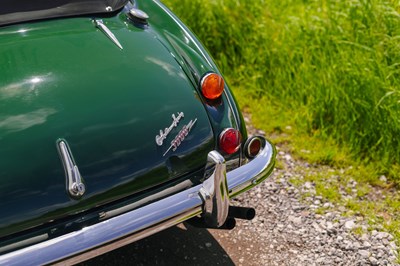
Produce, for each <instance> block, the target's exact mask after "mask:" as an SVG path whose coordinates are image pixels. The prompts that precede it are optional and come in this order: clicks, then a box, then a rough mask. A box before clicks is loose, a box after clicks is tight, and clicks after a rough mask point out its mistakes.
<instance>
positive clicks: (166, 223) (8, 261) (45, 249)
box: [0, 140, 276, 265]
mask: <svg viewBox="0 0 400 266" xmlns="http://www.w3.org/2000/svg"><path fill="white" fill-rule="evenodd" d="M263 144H264V145H263V146H264V147H263V149H262V150H261V151H260V153H259V154H258V155H257V156H256V157H255V158H254V159H252V160H251V161H250V162H249V163H247V164H245V165H243V166H241V167H239V168H237V169H234V170H232V171H230V172H228V173H226V167H225V161H224V158H223V157H222V156H221V155H220V154H219V153H218V152H216V151H212V152H210V153H209V155H208V163H207V166H206V172H207V171H209V173H210V174H209V178H208V179H206V180H205V181H204V182H203V183H202V184H200V185H197V186H195V187H192V188H190V189H187V190H184V191H182V192H179V193H177V194H174V195H172V196H169V197H167V198H164V199H162V200H159V201H156V202H154V203H151V204H149V205H146V206H144V207H141V208H138V209H134V210H132V211H130V212H127V213H124V214H121V215H119V216H116V217H113V218H110V219H108V220H105V221H102V222H100V223H97V224H94V225H92V226H88V227H85V228H83V229H81V230H79V231H75V232H72V233H69V234H66V235H63V236H60V237H57V238H54V239H50V240H47V241H44V242H41V243H38V244H34V245H32V246H29V247H26V248H22V249H20V250H17V251H13V252H10V253H7V254H4V255H2V256H0V265H42V264H50V263H51V264H54V263H59V264H62V265H64V264H73V263H77V262H80V261H84V260H87V259H90V258H92V257H96V256H98V255H101V254H103V253H105V252H108V251H110V250H113V249H116V248H119V247H121V246H124V245H127V244H129V243H132V242H135V241H137V240H140V239H142V238H145V237H147V236H150V235H152V234H154V233H157V232H159V231H162V230H164V229H167V228H169V227H171V226H174V225H177V224H179V223H181V222H183V221H186V220H188V219H190V218H192V217H195V216H198V215H202V216H203V217H204V220H205V222H206V223H207V224H209V225H210V226H217V227H218V226H221V225H222V224H223V223H224V222H225V220H226V218H227V215H228V208H229V198H231V197H234V196H236V195H238V194H240V193H242V192H244V191H246V190H248V189H250V188H252V187H253V186H256V185H257V184H259V183H260V182H262V181H263V180H264V179H265V178H267V177H268V176H269V175H270V174H271V172H272V170H273V167H274V164H275V155H276V151H275V149H274V147H273V146H272V145H271V144H270V143H269V142H268V141H266V140H264V141H263Z"/></svg>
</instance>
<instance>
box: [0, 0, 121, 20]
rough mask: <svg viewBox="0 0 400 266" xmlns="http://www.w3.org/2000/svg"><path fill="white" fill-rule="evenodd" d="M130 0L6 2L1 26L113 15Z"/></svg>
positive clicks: (2, 4) (2, 9)
mask: <svg viewBox="0 0 400 266" xmlns="http://www.w3.org/2000/svg"><path fill="white" fill-rule="evenodd" d="M128 1H129V0H38V1H35V0H5V1H2V3H1V8H0V26H4V25H9V24H15V23H20V22H26V21H31V20H42V19H50V18H57V17H69V16H79V15H89V14H98V13H112V12H114V11H116V10H119V9H121V8H123V7H124V6H125V5H126V4H127V3H128Z"/></svg>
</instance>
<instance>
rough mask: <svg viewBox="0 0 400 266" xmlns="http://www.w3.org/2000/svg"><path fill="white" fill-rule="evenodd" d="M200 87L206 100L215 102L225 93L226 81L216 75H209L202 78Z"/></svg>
mask: <svg viewBox="0 0 400 266" xmlns="http://www.w3.org/2000/svg"><path fill="white" fill-rule="evenodd" d="M200 86H201V93H202V94H203V96H204V97H205V98H207V99H209V100H215V99H217V98H219V97H220V96H221V95H222V93H223V92H224V88H225V81H224V79H223V78H222V77H221V76H220V75H218V74H216V73H207V74H205V75H204V76H203V77H202V78H201V81H200Z"/></svg>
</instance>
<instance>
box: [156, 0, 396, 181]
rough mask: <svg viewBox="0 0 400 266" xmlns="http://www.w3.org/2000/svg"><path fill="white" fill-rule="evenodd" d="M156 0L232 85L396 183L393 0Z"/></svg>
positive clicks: (272, 119) (302, 129) (305, 132)
mask: <svg viewBox="0 0 400 266" xmlns="http://www.w3.org/2000/svg"><path fill="white" fill-rule="evenodd" d="M164 2H166V3H167V4H168V5H169V6H170V7H171V8H172V9H173V11H174V12H176V13H177V14H178V15H179V16H180V17H181V18H182V19H183V21H184V22H186V23H187V24H188V25H189V26H190V27H191V29H192V30H193V31H194V32H195V33H196V34H197V35H198V36H199V37H200V39H201V40H202V41H203V43H204V44H205V46H206V47H207V48H208V49H209V50H210V51H211V53H212V54H213V56H214V58H215V59H216V61H217V62H218V64H219V66H220V67H221V69H222V71H223V73H224V74H225V76H226V77H227V79H228V81H229V83H230V84H231V86H232V87H233V88H236V91H237V90H240V91H241V92H243V95H246V96H249V95H250V96H252V97H253V98H254V99H259V104H260V105H264V106H265V105H269V107H267V110H268V111H270V110H271V109H272V108H273V109H275V112H273V113H275V114H277V115H282V116H283V117H284V118H285V117H289V119H288V120H289V121H288V122H291V123H293V124H294V125H295V126H296V128H297V131H299V130H300V131H301V132H300V133H303V134H309V135H311V136H318V138H320V139H321V138H322V139H330V140H329V141H334V142H335V143H337V145H340V146H344V147H346V149H349V150H350V151H351V153H352V155H353V156H354V157H353V158H360V159H361V160H362V161H363V162H364V163H373V164H374V166H375V171H377V172H380V173H385V174H387V175H389V176H390V177H391V178H392V180H393V181H396V182H398V183H400V173H399V172H400V171H399V168H400V167H399V163H400V152H399V150H400V138H399V137H398V136H399V133H400V103H399V101H400V86H399V85H400V26H399V25H400V14H399V12H398V10H400V4H399V3H398V1H377V0H352V1H339V0H330V1H329V0H322V1H315V0H314V1H313V0H308V1H307V0H280V1H277V0H252V1H245V0H208V1H204V0H181V1H173V0H166V1H164ZM236 91H235V93H236ZM261 110H262V109H261ZM261 110H258V109H257V110H256V111H257V113H258V111H261ZM253 113H256V112H254V111H253ZM260 115H261V114H260ZM262 115H263V116H268V117H267V118H266V119H267V120H268V121H270V122H272V123H274V124H278V123H279V122H283V121H278V122H276V121H274V120H275V119H277V116H276V115H271V113H264V114H262ZM280 120H283V118H281V119H280ZM280 126H281V125H279V124H278V125H276V126H275V127H276V128H275V129H279V127H280ZM297 133H298V132H297ZM335 153H336V150H332V151H331V153H330V154H327V156H326V158H325V159H324V160H325V161H326V162H328V163H329V161H331V160H335V159H334V157H335Z"/></svg>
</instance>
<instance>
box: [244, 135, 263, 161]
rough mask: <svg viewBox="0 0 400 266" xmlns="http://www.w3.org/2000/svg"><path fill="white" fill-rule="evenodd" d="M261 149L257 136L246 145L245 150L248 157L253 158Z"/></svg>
mask: <svg viewBox="0 0 400 266" xmlns="http://www.w3.org/2000/svg"><path fill="white" fill-rule="evenodd" d="M260 150H261V140H260V139H259V138H253V139H252V140H251V141H250V143H249V145H248V147H247V152H248V155H249V157H250V158H254V157H256V156H257V155H258V153H259V152H260Z"/></svg>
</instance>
